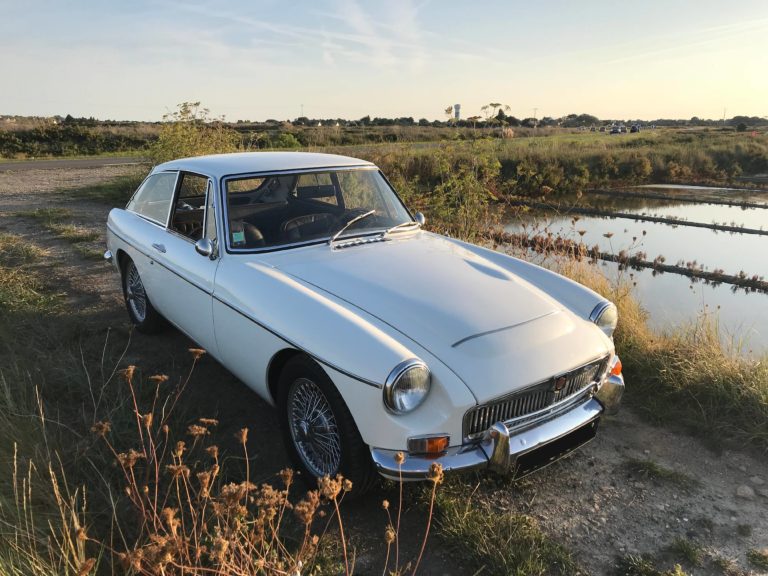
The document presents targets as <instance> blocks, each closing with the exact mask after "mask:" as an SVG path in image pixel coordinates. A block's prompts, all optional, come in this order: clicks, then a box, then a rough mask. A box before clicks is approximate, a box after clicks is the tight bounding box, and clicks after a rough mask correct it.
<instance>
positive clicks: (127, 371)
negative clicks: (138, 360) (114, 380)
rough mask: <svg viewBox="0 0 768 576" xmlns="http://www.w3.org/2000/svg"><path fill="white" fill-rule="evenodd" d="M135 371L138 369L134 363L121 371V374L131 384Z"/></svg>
mask: <svg viewBox="0 0 768 576" xmlns="http://www.w3.org/2000/svg"><path fill="white" fill-rule="evenodd" d="M135 371H136V366H134V365H133V364H131V365H130V366H128V368H126V369H125V370H123V371H122V372H121V374H122V375H123V378H125V381H126V382H128V383H129V384H130V383H131V382H133V373H134V372H135Z"/></svg>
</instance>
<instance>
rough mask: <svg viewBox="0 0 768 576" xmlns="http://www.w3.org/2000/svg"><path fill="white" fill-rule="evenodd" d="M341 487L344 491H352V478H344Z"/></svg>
mask: <svg viewBox="0 0 768 576" xmlns="http://www.w3.org/2000/svg"><path fill="white" fill-rule="evenodd" d="M341 488H342V489H343V490H344V492H351V491H352V480H349V479H347V478H344V482H342V484H341Z"/></svg>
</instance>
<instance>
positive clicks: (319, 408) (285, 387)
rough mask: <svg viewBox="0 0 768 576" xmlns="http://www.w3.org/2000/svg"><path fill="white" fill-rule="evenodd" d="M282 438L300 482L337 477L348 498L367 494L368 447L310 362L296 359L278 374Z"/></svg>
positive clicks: (319, 370) (327, 382)
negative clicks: (348, 488)
mask: <svg viewBox="0 0 768 576" xmlns="http://www.w3.org/2000/svg"><path fill="white" fill-rule="evenodd" d="M278 405H279V409H280V416H281V418H280V420H281V424H282V429H283V439H284V441H285V444H286V447H287V448H288V451H289V452H290V455H291V458H292V460H293V461H294V463H295V464H296V465H297V467H298V468H299V470H300V471H301V472H302V476H303V477H304V478H305V481H306V483H307V484H308V485H309V486H310V487H314V484H315V483H316V481H317V479H318V478H322V477H323V476H331V477H334V476H336V475H337V474H341V475H342V476H344V478H347V479H348V480H350V481H351V482H352V493H351V495H360V494H362V493H364V492H365V491H367V490H368V489H369V488H370V487H371V485H372V484H373V482H374V481H375V479H376V477H377V475H376V472H375V470H374V467H373V463H372V461H371V454H370V450H369V449H368V446H366V445H365V443H364V442H363V439H362V438H361V437H360V432H359V431H358V429H357V426H356V425H355V421H354V419H353V418H352V414H350V412H349V409H348V408H347V405H346V404H345V403H344V399H343V398H342V397H341V394H339V392H338V390H336V387H335V386H334V385H333V383H332V382H331V380H330V378H328V376H327V374H326V373H325V372H324V371H323V369H322V368H321V367H320V366H319V365H318V364H317V363H316V362H315V361H314V360H312V359H311V358H309V357H306V356H297V357H295V358H293V359H292V360H290V361H289V362H288V363H287V364H286V366H285V368H284V369H283V372H282V373H281V375H280V394H279V398H278Z"/></svg>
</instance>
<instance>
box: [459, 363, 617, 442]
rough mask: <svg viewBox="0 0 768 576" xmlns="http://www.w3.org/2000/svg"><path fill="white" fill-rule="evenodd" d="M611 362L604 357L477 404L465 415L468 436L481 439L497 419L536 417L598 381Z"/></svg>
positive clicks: (465, 429) (465, 431)
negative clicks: (540, 412) (479, 404)
mask: <svg viewBox="0 0 768 576" xmlns="http://www.w3.org/2000/svg"><path fill="white" fill-rule="evenodd" d="M607 363H608V358H607V357H606V358H601V359H600V360H595V361H594V362H590V363H589V364H586V365H584V366H581V367H579V368H576V369H575V370H571V371H570V372H568V373H566V374H560V375H558V376H554V377H552V378H549V379H548V380H545V381H544V382H541V383H539V384H535V385H533V386H530V387H528V388H526V389H524V390H521V391H519V392H515V393H514V394H508V395H506V396H502V397H501V398H497V399H496V400H492V401H491V402H488V403H487V404H483V405H481V406H475V407H474V408H472V409H471V410H469V411H468V412H467V413H466V414H465V415H464V438H467V439H469V440H474V439H477V438H478V437H479V436H480V435H482V434H483V433H484V432H485V431H486V430H487V429H488V428H490V427H491V426H492V425H493V424H495V423H496V422H506V421H508V420H513V419H519V420H516V422H515V425H520V424H524V423H526V422H528V421H530V420H532V419H535V418H536V417H537V414H536V413H537V412H539V411H540V410H544V409H545V408H548V407H549V406H552V405H553V404H555V403H557V402H560V401H562V400H565V399H567V398H568V397H570V396H574V395H576V394H578V392H580V391H581V390H583V389H584V388H586V387H587V386H589V385H590V384H591V383H592V382H595V381H596V380H597V379H598V378H599V377H600V375H601V374H602V373H603V372H604V371H605V369H606V367H607ZM561 378H564V379H565V382H564V383H563V382H562V381H560V379H561ZM558 381H560V384H561V385H562V388H561V389H560V390H556V389H555V388H556V383H557V382H558ZM557 387H560V386H557ZM527 415H531V418H529V419H526V418H525V416H527Z"/></svg>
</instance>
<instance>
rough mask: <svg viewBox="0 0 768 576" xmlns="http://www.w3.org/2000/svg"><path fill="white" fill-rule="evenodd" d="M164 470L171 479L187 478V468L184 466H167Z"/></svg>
mask: <svg viewBox="0 0 768 576" xmlns="http://www.w3.org/2000/svg"><path fill="white" fill-rule="evenodd" d="M165 469H166V470H167V471H168V473H169V474H170V475H171V477H172V478H173V479H176V478H181V477H182V476H183V477H184V478H189V468H187V467H186V466H185V465H184V464H168V465H167V466H166V467H165Z"/></svg>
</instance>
